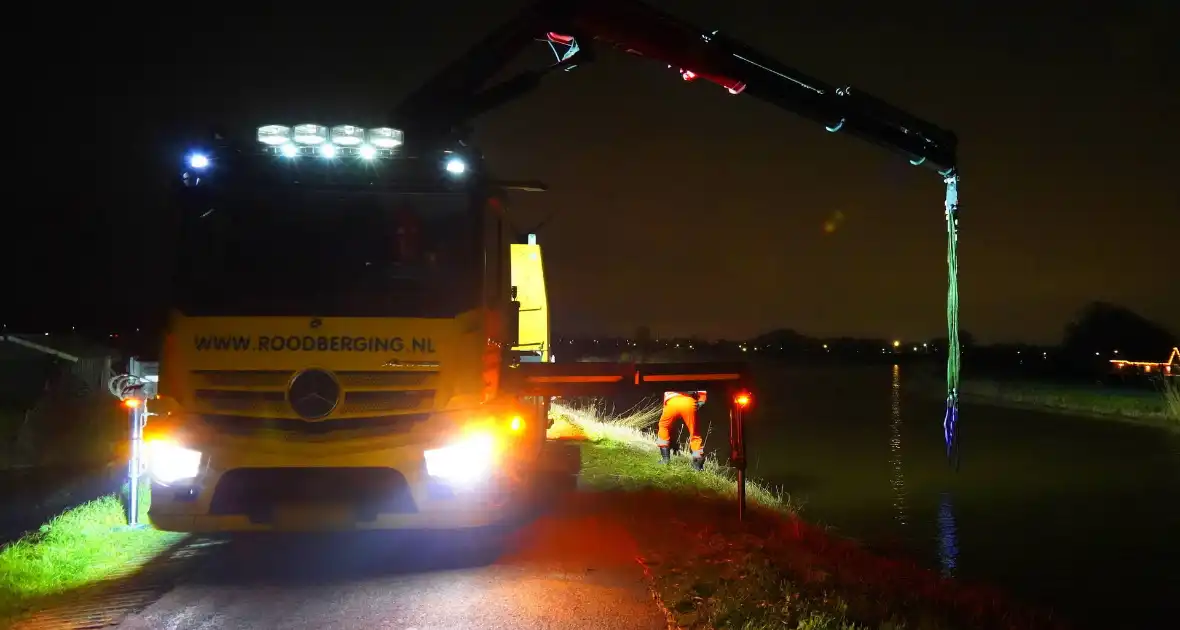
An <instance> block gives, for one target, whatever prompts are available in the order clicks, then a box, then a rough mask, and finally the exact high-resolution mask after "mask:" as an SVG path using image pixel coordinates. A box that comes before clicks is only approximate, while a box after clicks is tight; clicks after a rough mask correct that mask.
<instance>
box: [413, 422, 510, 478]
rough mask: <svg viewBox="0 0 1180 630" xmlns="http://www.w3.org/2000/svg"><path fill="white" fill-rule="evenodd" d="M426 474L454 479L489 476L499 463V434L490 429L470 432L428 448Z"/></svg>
mask: <svg viewBox="0 0 1180 630" xmlns="http://www.w3.org/2000/svg"><path fill="white" fill-rule="evenodd" d="M424 455H425V456H426V474H428V475H430V476H431V477H438V478H439V479H445V480H447V481H450V482H452V483H459V484H470V483H475V482H479V481H482V480H484V479H487V478H488V477H489V476H490V475H491V472H492V469H493V468H494V466H495V459H496V438H495V437H494V436H493V435H492V434H490V433H476V434H473V435H469V436H467V437H465V438H463V439H462V440H460V441H459V442H456V443H454V444H451V445H449V446H444V447H442V448H439V449H434V450H430V451H426V452H425V453H424Z"/></svg>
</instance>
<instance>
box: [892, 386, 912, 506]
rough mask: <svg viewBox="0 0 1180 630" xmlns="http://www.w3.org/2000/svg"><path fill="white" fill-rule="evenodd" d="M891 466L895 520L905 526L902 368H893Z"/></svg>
mask: <svg viewBox="0 0 1180 630" xmlns="http://www.w3.org/2000/svg"><path fill="white" fill-rule="evenodd" d="M889 396H890V398H889V410H890V411H889V465H890V466H891V467H892V469H893V474H892V475H891V476H890V478H889V485H891V486H893V509H894V511H895V512H896V513H895V514H894V516H893V518H895V519H897V522H898V523H901V524H902V525H905V524H906V522H907V520H908V519H907V518H906V505H905V475H904V474H903V473H902V471H901V366H899V365H894V366H893V389H892V391H891V392H890V394H889Z"/></svg>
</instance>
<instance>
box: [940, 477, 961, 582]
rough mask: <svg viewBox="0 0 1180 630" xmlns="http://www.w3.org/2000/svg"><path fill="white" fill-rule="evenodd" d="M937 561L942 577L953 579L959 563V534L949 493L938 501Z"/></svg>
mask: <svg viewBox="0 0 1180 630" xmlns="http://www.w3.org/2000/svg"><path fill="white" fill-rule="evenodd" d="M938 559H939V560H940V561H941V563H942V576H943V577H948V578H949V577H955V569H956V568H957V566H958V563H959V562H958V561H959V533H958V527H956V525H955V507H954V505H953V504H952V503H951V493H949V492H943V493H942V494H941V495H940V496H939V501H938Z"/></svg>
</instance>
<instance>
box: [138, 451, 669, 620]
mask: <svg viewBox="0 0 1180 630" xmlns="http://www.w3.org/2000/svg"><path fill="white" fill-rule="evenodd" d="M550 446H552V447H554V448H551V449H547V450H548V451H549V457H548V458H547V459H549V460H551V461H550V463H549V469H550V471H549V475H550V476H556V477H557V478H558V479H561V478H565V479H567V480H568V482H572V475H571V473H572V472H573V471H570V470H569V468H570V462H568V461H562V460H567V459H568V457H570V456H573V457H576V448H575V449H572V452H571V450H570V449H568V448H562V447H560V446H557V445H556V444H555V443H554V442H550ZM563 446H571V447H572V445H563ZM573 466H574V470H576V466H577V464H576V463H574V464H573ZM563 469H564V470H563ZM547 485H550V486H557V485H562V486H564V489H562V490H553V491H552V492H551V493H550V494H551V495H552V496H550V497H549V498H547V499H546V500H545V501H544V505H543V511H542V512H541V513H540V515H539V516H536V517H535V518H533V519H532V520H530V521H529V522H527V523H525V524H523V525H518V526H516V527H512V528H501V529H498V530H486V529H485V530H479V531H476V532H469V533H466V534H455V533H443V534H438V533H429V532H427V533H423V532H414V533H407V532H380V533H378V532H369V533H364V534H348V535H339V536H323V535H321V536H289V537H284V538H274V537H242V538H234V539H230V540H228V541H223V542H219V543H216V544H215V545H213V546H211V547H209V548H208V549H207V550H206V553H205V554H204V557H203V558H201V559H200V560H199V561H197V562H194V563H193V566H192V568H191V570H189V571H186V572H185V574H184V575H182V576H181V577H180V579H179V580H178V581H177V582H176V584H175V586H174V588H172V589H171V590H170V591H169V592H167V593H166V594H164V595H163V596H162V597H160V598H159V599H158V600H156V601H155V602H154V603H152V604H151V605H149V606H148V607H146V608H144V609H143V610H141V611H139V612H138V613H134V614H131V615H129V616H127V617H126V618H125V619H123V620H122V623H121V624H120V625H118V626H117V627H118V628H120V629H122V630H148V629H152V630H158V629H168V630H197V629H200V630H221V629H224V630H230V629H234V630H239V629H240V630H246V629H253V628H257V629H263V628H267V629H269V628H284V629H291V630H297V629H303V628H306V629H312V628H315V629H324V630H330V629H334V628H340V629H344V628H348V629H355V628H366V629H369V628H373V629H376V628H396V629H400V630H409V629H415V630H428V629H430V630H433V629H460V628H486V629H489V630H493V629H507V628H529V629H532V628H538V629H540V628H553V629H564V628H570V629H573V628H603V629H619V630H624V629H627V630H629V629H632V628H634V629H640V628H643V629H646V628H665V627H667V621H666V619H665V617H664V615H663V614H662V613H661V612H660V609H659V606H658V605H657V604H656V603H655V602H654V601H653V599H652V596H651V595H650V592H649V590H648V587H647V582H646V581H645V579H644V575H643V569H642V567H641V566H640V564H639V563H638V562H637V559H636V558H637V557H638V556H639V550H638V546H637V544H636V542H635V541H634V539H633V538H632V536H631V535H630V534H629V533H628V532H627V530H626V528H625V527H623V526H622V525H620V524H619V523H617V522H616V521H614V520H612V519H611V518H609V517H607V516H604V515H602V514H599V513H595V511H594V510H591V509H586V508H585V506H584V505H583V504H582V502H581V501H580V499H579V495H578V494H577V493H576V491H574V490H573V488H572V487H569V485H568V484H567V482H564V481H550V482H548V483H547Z"/></svg>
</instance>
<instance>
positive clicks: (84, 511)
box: [0, 492, 181, 627]
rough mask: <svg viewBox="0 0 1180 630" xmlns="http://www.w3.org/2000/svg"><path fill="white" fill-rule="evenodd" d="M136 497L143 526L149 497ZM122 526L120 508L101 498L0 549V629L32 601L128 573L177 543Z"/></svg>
mask: <svg viewBox="0 0 1180 630" xmlns="http://www.w3.org/2000/svg"><path fill="white" fill-rule="evenodd" d="M141 496H143V497H144V499H145V500H143V501H141V503H140V509H141V514H140V522H143V523H146V522H147V509H148V504H149V503H150V501H151V499H150V493H146V492H145V493H144V494H143V495H141ZM126 525H127V517H126V514H125V511H124V507H123V503H122V502H121V501H120V500H119V498H118V497H115V496H105V497H101V498H99V499H96V500H94V501H90V502H89V503H85V504H83V505H80V506H78V507H76V508H74V509H72V510H67V511H66V512H64V513H62V514H60V515H59V516H57V517H55V518H54V519H53V520H51V521H49V522H48V523H46V524H45V525H43V526H42V527H41V529H40V531H37V532H33V533H31V534H28V535H26V536H25V537H24V538H22V539H20V540H18V541H16V542H14V543H12V544H10V545H8V546H6V547H4V548H3V549H0V627H7V625H6V623H5V622H6V620H7V621H11V620H12V619H14V618H16V617H19V616H20V615H22V614H23V613H24V612H26V611H27V610H28V608H29V607H30V605H31V603H32V602H35V601H39V600H41V599H43V598H45V597H48V596H52V595H56V594H59V593H64V592H66V591H70V590H73V589H76V588H79V587H82V586H86V585H88V584H93V583H97V582H101V581H104V580H109V579H113V578H118V577H121V576H124V575H127V574H130V573H133V572H135V571H136V570H138V569H139V568H140V567H142V566H143V565H144V564H145V563H147V562H148V561H149V560H151V559H152V558H153V557H155V556H156V555H158V554H159V553H160V552H162V551H164V550H165V549H167V548H168V547H169V546H171V545H172V544H174V543H176V542H177V541H179V540H180V538H181V536H180V535H179V534H173V533H168V532H161V531H159V530H156V529H153V528H151V527H150V526H149V527H144V528H141V529H127V528H126Z"/></svg>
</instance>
